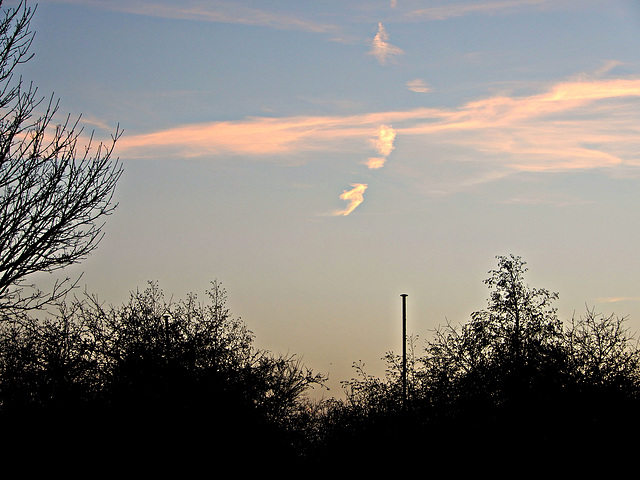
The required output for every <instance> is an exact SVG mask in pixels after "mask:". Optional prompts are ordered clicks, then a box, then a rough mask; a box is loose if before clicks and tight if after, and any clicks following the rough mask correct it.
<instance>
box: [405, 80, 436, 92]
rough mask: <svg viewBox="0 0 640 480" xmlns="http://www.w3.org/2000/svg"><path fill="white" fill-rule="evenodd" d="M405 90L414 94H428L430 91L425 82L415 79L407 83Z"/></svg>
mask: <svg viewBox="0 0 640 480" xmlns="http://www.w3.org/2000/svg"><path fill="white" fill-rule="evenodd" d="M407 88H408V89H409V90H411V91H412V92H416V93H428V92H430V91H431V88H429V86H428V85H427V84H426V82H425V81H424V80H422V79H421V78H416V79H415V80H410V81H408V82H407Z"/></svg>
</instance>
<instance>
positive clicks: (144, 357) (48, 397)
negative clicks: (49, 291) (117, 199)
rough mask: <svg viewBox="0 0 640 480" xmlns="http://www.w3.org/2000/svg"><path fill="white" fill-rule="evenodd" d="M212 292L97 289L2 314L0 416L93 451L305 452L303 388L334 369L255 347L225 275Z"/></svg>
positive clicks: (10, 426)
mask: <svg viewBox="0 0 640 480" xmlns="http://www.w3.org/2000/svg"><path fill="white" fill-rule="evenodd" d="M207 297H208V298H207V302H204V303H203V302H199V301H198V300H197V298H196V296H195V295H190V296H189V297H188V298H187V299H186V300H184V301H180V302H177V303H169V304H168V303H166V302H165V301H164V299H163V295H162V292H161V291H160V290H159V289H158V287H157V286H156V285H155V284H150V285H149V287H148V288H147V289H146V290H145V291H143V292H139V291H137V292H135V293H133V294H132V295H131V299H130V301H129V302H128V303H127V304H125V305H123V306H122V307H121V308H114V307H108V308H105V307H104V306H103V305H101V304H100V303H99V302H98V301H97V299H96V298H94V297H87V298H85V299H84V300H82V301H78V300H76V301H74V302H72V303H71V304H70V305H66V304H62V305H61V307H60V311H59V313H58V314H57V316H55V317H54V318H50V319H47V320H44V321H43V320H37V319H33V318H28V317H22V318H21V319H20V320H19V321H15V322H12V323H8V322H7V323H4V324H1V325H0V326H1V331H0V342H2V345H1V347H2V349H1V351H0V420H1V422H2V427H3V430H4V431H5V432H7V431H12V432H13V435H12V437H13V440H15V438H16V436H20V434H21V432H24V433H26V432H28V434H27V435H26V437H27V438H25V439H24V441H25V442H29V445H30V446H33V445H34V444H37V443H39V442H40V441H41V440H42V439H44V438H46V437H47V436H49V435H51V436H53V437H55V438H56V439H57V440H56V443H55V444H49V445H47V446H46V450H49V451H50V450H51V449H56V448H58V447H61V448H64V449H67V448H73V449H74V450H76V451H82V452H83V455H82V458H91V456H92V455H93V454H94V453H97V452H99V451H103V450H104V449H116V450H117V452H114V459H118V460H122V459H124V458H131V457H132V458H135V459H136V460H137V461H141V460H142V459H145V458H149V456H153V457H155V456H157V455H158V454H159V453H160V452H167V453H168V454H169V455H170V457H167V458H163V459H162V461H164V462H165V464H173V461H174V460H176V459H180V461H181V462H185V461H186V460H185V459H192V460H194V461H197V462H198V463H200V462H205V461H206V462H214V463H216V464H218V463H219V464H224V463H225V462H232V461H237V460H238V459H240V458H247V459H252V460H251V461H252V462H260V461H264V462H271V461H273V460H274V459H279V458H280V459H282V458H285V459H292V458H294V451H293V446H294V444H295V437H294V434H295V432H294V431H293V429H292V428H291V427H292V425H294V424H295V422H296V417H297V416H298V415H299V408H300V405H301V401H300V400H301V397H302V396H303V395H304V393H305V392H306V390H307V388H308V387H309V386H310V385H312V384H316V383H321V382H322V381H323V380H324V379H323V377H322V376H320V375H317V374H314V373H312V372H311V371H309V370H308V369H306V368H305V367H304V366H302V365H301V363H300V362H299V361H298V360H297V359H296V358H295V357H293V356H276V355H272V354H269V353H268V352H264V351H261V350H257V349H255V348H254V347H253V336H252V334H251V332H250V331H249V330H247V328H246V326H245V325H244V324H243V323H242V322H241V321H240V320H239V319H234V318H232V317H231V315H230V313H229V311H228V309H227V308H226V307H225V304H226V293H225V291H224V289H223V288H222V287H221V285H220V284H219V283H217V282H214V283H213V284H212V288H211V289H210V290H209V291H208V292H207Z"/></svg>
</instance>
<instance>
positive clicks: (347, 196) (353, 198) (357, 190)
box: [334, 183, 367, 217]
mask: <svg viewBox="0 0 640 480" xmlns="http://www.w3.org/2000/svg"><path fill="white" fill-rule="evenodd" d="M351 186H352V187H353V188H352V189H351V190H348V191H347V190H344V191H343V192H342V195H340V199H341V200H347V201H348V202H349V205H348V206H347V208H345V209H344V210H339V211H337V212H335V213H334V215H344V216H345V217H346V216H347V215H349V214H350V213H351V212H353V211H354V210H355V209H356V207H357V206H358V205H360V204H361V203H362V202H363V200H364V198H363V196H362V195H363V194H364V191H365V190H366V189H367V184H366V183H352V184H351Z"/></svg>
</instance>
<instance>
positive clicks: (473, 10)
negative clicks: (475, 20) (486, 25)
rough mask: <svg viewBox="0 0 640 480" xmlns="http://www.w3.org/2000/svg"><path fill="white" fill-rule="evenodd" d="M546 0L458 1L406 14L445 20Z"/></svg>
mask: <svg viewBox="0 0 640 480" xmlns="http://www.w3.org/2000/svg"><path fill="white" fill-rule="evenodd" d="M548 3H549V1H548V0H499V1H493V2H479V3H478V2H473V3H458V4H455V5H439V6H432V7H427V8H421V9H418V10H413V11H412V12H411V13H409V14H407V16H408V17H410V18H414V19H415V18H426V19H427V20H447V19H450V18H456V17H463V16H466V15H471V14H495V13H502V12H510V11H512V10H513V9H516V8H522V7H531V6H535V5H542V4H548Z"/></svg>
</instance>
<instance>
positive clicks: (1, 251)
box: [0, 0, 122, 314]
mask: <svg viewBox="0 0 640 480" xmlns="http://www.w3.org/2000/svg"><path fill="white" fill-rule="evenodd" d="M1 6H2V0H0V7H1ZM3 10H4V11H3V14H2V17H1V18H0V313H3V314H7V313H10V312H14V313H15V312H18V311H25V310H32V309H38V308H43V307H44V306H46V305H48V304H50V303H51V302H54V301H56V300H58V299H60V298H61V297H62V296H64V295H65V294H66V293H67V292H68V291H69V290H70V289H71V288H73V287H74V285H75V283H77V280H76V282H73V281H70V279H68V278H67V279H65V280H62V281H56V283H55V285H54V286H53V287H52V289H51V290H50V291H49V293H45V292H43V291H41V290H39V289H37V288H35V286H34V285H30V284H29V283H28V282H27V281H26V279H27V277H28V276H29V275H31V274H33V273H35V272H52V271H56V270H59V269H61V268H64V267H66V266H68V265H71V264H74V263H77V262H79V261H80V260H82V259H84V258H86V256H87V255H89V254H90V253H91V252H92V251H93V250H95V248H96V247H97V246H98V243H99V242H100V240H101V239H102V237H103V231H102V229H103V226H104V221H103V218H104V217H105V216H107V215H109V214H110V213H111V212H112V211H113V210H114V209H115V208H116V206H117V205H116V204H115V203H114V202H113V194H114V190H115V186H116V183H117V181H118V179H119V178H120V175H121V174H122V166H121V164H120V163H119V162H118V160H117V159H115V160H114V159H112V152H113V149H114V146H115V143H116V141H117V139H118V138H119V137H120V135H121V133H122V132H121V131H120V130H119V128H116V132H115V134H114V135H112V137H111V142H110V143H109V144H107V145H105V144H102V143H100V144H99V145H98V147H97V148H96V149H94V148H93V147H92V138H93V134H91V136H90V137H89V139H88V140H87V142H86V143H87V145H86V146H85V147H84V148H82V149H79V148H78V146H77V144H78V140H79V138H80V136H81V134H82V128H79V127H78V124H79V118H78V120H75V121H72V120H71V118H70V116H67V117H66V120H64V121H63V123H61V124H57V125H55V126H54V117H56V116H57V113H58V106H59V101H56V100H54V99H53V97H52V98H51V99H50V100H49V101H48V102H45V101H44V98H42V97H39V96H38V93H37V88H35V87H34V86H33V84H26V83H25V82H24V81H23V79H22V78H21V77H17V75H16V69H17V68H18V67H19V66H20V65H21V64H24V63H26V62H28V61H29V60H30V59H31V58H32V57H33V55H32V54H31V53H29V49H30V47H31V44H32V42H33V37H34V32H32V31H31V30H30V22H31V20H32V18H33V15H34V13H35V9H32V8H31V7H29V6H27V2H26V1H21V2H20V3H19V4H18V6H17V7H14V8H5V9H3Z"/></svg>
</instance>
